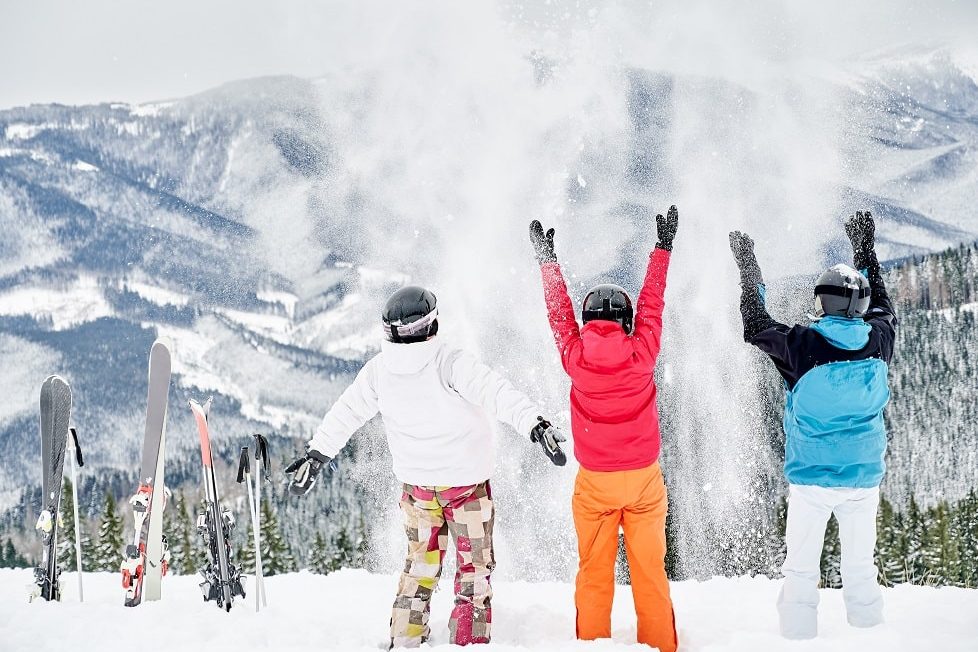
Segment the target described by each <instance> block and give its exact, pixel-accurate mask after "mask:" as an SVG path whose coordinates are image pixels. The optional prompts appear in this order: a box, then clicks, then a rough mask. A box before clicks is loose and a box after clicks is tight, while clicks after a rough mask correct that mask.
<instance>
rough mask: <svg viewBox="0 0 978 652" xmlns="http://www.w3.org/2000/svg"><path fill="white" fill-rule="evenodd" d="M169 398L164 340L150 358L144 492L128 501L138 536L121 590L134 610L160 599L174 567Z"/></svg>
mask: <svg viewBox="0 0 978 652" xmlns="http://www.w3.org/2000/svg"><path fill="white" fill-rule="evenodd" d="M169 396H170V346H169V342H168V341H167V340H165V339H162V338H161V339H158V340H156V341H155V342H154V343H153V347H152V349H150V353H149V390H148V394H147V398H146V430H145V433H144V435H143V458H142V464H141V467H140V471H139V488H138V489H137V491H136V494H135V495H134V496H133V497H132V498H130V499H129V504H131V505H132V510H133V520H134V522H135V532H134V534H133V540H132V543H131V544H129V545H128V546H127V547H126V556H125V559H124V560H123V562H122V586H123V588H125V590H126V600H125V604H126V606H127V607H135V606H136V605H138V604H140V603H141V602H142V601H143V600H150V601H152V600H159V599H160V597H161V589H162V587H161V585H162V579H163V575H165V574H166V570H167V566H168V564H169V558H170V551H169V550H168V549H167V546H166V538H165V537H164V536H163V509H164V507H165V506H166V487H165V485H164V472H163V469H164V464H163V462H164V455H163V453H164V450H165V441H166V437H165V432H166V409H167V402H168V400H169Z"/></svg>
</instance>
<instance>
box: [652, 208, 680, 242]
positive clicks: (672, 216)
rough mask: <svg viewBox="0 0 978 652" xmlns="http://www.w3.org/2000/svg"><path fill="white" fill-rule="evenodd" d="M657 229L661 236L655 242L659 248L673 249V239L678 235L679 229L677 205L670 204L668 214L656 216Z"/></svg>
mask: <svg viewBox="0 0 978 652" xmlns="http://www.w3.org/2000/svg"><path fill="white" fill-rule="evenodd" d="M655 229H656V232H657V235H658V236H659V241H658V242H657V243H656V244H655V246H656V248H657V249H665V250H666V251H672V241H673V239H674V238H675V237H676V230H678V229H679V211H678V210H676V207H675V206H670V207H669V210H668V212H666V216H665V217H662V216H661V215H656V216H655Z"/></svg>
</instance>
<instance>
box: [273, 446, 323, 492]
mask: <svg viewBox="0 0 978 652" xmlns="http://www.w3.org/2000/svg"><path fill="white" fill-rule="evenodd" d="M324 466H325V467H327V468H328V469H333V468H335V466H334V464H333V460H332V459H330V458H328V457H326V456H325V455H323V454H322V453H320V452H319V451H314V450H309V451H306V454H305V455H304V456H302V457H300V458H299V459H297V460H296V461H294V462H292V464H289V465H288V466H287V467H286V469H285V472H286V473H292V474H293V475H292V480H291V482H289V493H290V494H292V495H293V496H305V495H306V494H307V493H309V490H310V489H312V486H313V485H314V484H316V477H317V476H318V475H319V472H320V471H322V470H323V467H324Z"/></svg>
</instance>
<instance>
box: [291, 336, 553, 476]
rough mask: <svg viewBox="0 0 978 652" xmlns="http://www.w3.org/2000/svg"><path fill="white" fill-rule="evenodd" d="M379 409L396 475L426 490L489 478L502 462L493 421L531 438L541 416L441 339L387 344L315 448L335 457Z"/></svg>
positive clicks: (329, 419)
mask: <svg viewBox="0 0 978 652" xmlns="http://www.w3.org/2000/svg"><path fill="white" fill-rule="evenodd" d="M378 411H379V412H380V414H381V416H382V417H383V419H384V427H385V429H386V431H387V442H388V446H389V447H390V451H391V456H392V457H393V461H394V474H395V475H396V476H397V478H398V479H399V480H400V481H401V482H406V483H408V484H415V485H425V486H462V485H470V484H476V483H479V482H482V481H484V480H486V479H488V478H489V476H490V474H491V473H492V468H493V465H494V462H495V445H494V429H493V427H492V423H491V421H490V419H491V418H495V419H499V420H501V421H505V422H507V423H509V424H510V425H512V426H513V427H514V428H515V429H516V430H517V431H518V432H520V433H521V434H524V433H525V434H527V435H528V434H529V432H530V429H531V428H532V427H533V425H534V424H535V423H536V416H537V415H538V414H540V411H539V410H538V409H537V408H536V406H534V405H533V403H531V402H530V401H529V399H527V398H526V396H524V395H523V394H522V393H521V392H519V391H518V390H517V389H516V388H515V387H513V385H512V384H511V383H510V382H509V381H507V380H506V379H505V378H503V377H501V376H500V375H499V374H497V373H495V372H494V371H492V370H491V369H489V367H487V366H486V365H484V364H482V363H481V362H479V361H478V360H477V359H476V358H475V357H474V356H473V355H471V354H469V353H467V352H465V351H462V350H460V349H456V348H453V347H451V346H448V345H447V344H445V343H444V342H443V340H441V338H439V337H435V338H433V339H431V340H429V341H427V342H418V343H413V344H391V343H389V342H384V343H383V344H382V350H381V352H380V353H379V354H378V355H377V356H375V357H374V358H372V359H371V360H370V361H369V362H367V364H366V365H365V366H364V367H363V369H362V370H361V371H360V373H359V374H358V375H357V378H356V380H355V381H354V382H353V384H352V385H350V387H348V388H347V390H346V391H345V392H343V394H342V395H341V396H340V398H339V399H338V400H337V401H336V403H335V404H334V405H333V407H332V408H331V409H330V411H329V412H328V413H327V414H326V416H325V418H324V419H323V422H322V424H321V425H320V427H319V429H318V430H317V432H316V436H315V437H314V438H313V439H312V441H310V443H309V445H310V447H311V448H314V449H316V450H318V451H320V452H321V453H323V454H324V455H328V456H330V457H335V456H336V455H337V454H338V453H339V451H340V449H342V448H343V446H344V445H345V444H346V442H347V440H348V439H349V438H350V436H351V435H352V434H353V433H354V432H355V431H356V430H357V429H358V428H359V427H360V426H362V425H363V423H365V422H366V421H367V420H368V419H370V418H371V417H372V416H374V414H376V413H377V412H378ZM489 415H492V416H491V417H490V416H489Z"/></svg>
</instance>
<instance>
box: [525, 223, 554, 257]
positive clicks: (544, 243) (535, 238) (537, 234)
mask: <svg viewBox="0 0 978 652" xmlns="http://www.w3.org/2000/svg"><path fill="white" fill-rule="evenodd" d="M530 242H532V243H533V251H534V253H535V254H536V257H537V262H538V263H540V264H541V265H543V264H544V263H556V262H557V254H555V253H554V230H553V229H547V232H546V233H544V232H543V225H542V224H540V220H533V221H532V222H530Z"/></svg>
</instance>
